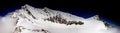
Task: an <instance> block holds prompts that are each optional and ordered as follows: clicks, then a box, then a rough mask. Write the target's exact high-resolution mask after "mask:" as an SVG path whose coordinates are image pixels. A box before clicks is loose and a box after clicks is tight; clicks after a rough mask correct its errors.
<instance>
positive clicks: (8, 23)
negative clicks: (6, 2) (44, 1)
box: [0, 5, 115, 33]
mask: <svg viewBox="0 0 120 33" xmlns="http://www.w3.org/2000/svg"><path fill="white" fill-rule="evenodd" d="M0 23H1V28H0V33H115V29H114V31H112V32H111V31H109V30H108V28H109V27H108V26H109V24H107V23H104V22H103V21H102V20H100V19H99V16H98V15H95V16H93V17H90V18H88V19H85V18H82V17H78V16H75V15H72V14H69V13H66V12H61V11H58V10H52V9H49V8H47V7H45V8H43V9H40V8H34V7H32V6H29V5H25V6H22V7H21V9H18V10H16V11H15V12H12V13H10V14H8V15H6V16H5V17H2V18H1V19H0Z"/></svg>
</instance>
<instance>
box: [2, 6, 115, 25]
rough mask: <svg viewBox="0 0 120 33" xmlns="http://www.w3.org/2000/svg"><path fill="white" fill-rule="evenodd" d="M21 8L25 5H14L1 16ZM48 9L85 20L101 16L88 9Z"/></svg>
mask: <svg viewBox="0 0 120 33" xmlns="http://www.w3.org/2000/svg"><path fill="white" fill-rule="evenodd" d="M29 5H31V6H33V7H36V8H44V6H42V5H39V6H38V5H34V4H29ZM21 6H24V5H14V6H12V7H10V8H8V9H4V10H3V12H2V13H0V16H2V17H4V16H5V15H6V14H8V13H10V12H14V11H15V10H17V9H20V8H21ZM48 8H50V9H53V10H60V11H63V12H67V13H71V14H73V15H76V16H80V17H84V18H89V17H92V16H94V15H99V14H97V13H95V12H92V11H91V10H88V9H71V8H56V7H48ZM100 18H101V19H102V20H104V21H106V22H107V23H110V24H111V25H113V26H115V23H114V22H113V21H111V20H109V19H107V18H105V17H104V16H100Z"/></svg>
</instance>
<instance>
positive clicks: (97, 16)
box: [88, 15, 100, 20]
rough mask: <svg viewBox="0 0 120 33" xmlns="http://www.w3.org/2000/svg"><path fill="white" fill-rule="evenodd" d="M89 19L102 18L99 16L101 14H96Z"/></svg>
mask: <svg viewBox="0 0 120 33" xmlns="http://www.w3.org/2000/svg"><path fill="white" fill-rule="evenodd" d="M88 19H95V20H100V17H99V15H94V16H92V17H90V18H88Z"/></svg>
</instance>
